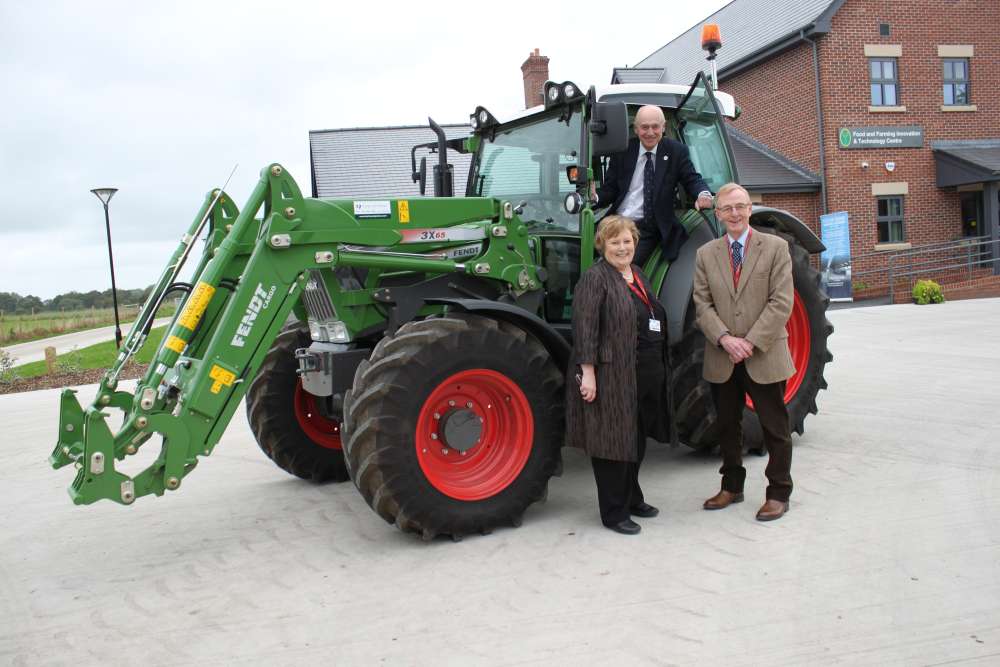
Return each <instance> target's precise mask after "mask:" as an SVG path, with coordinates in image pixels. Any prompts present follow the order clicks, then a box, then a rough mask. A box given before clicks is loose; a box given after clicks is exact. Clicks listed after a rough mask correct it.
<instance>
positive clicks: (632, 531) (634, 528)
mask: <svg viewBox="0 0 1000 667" xmlns="http://www.w3.org/2000/svg"><path fill="white" fill-rule="evenodd" d="M608 528H610V529H611V530H613V531H615V532H616V533H621V534H622V535H638V534H639V531H640V530H642V526H640V525H639V524H637V523H636V522H635V521H633V520H632V519H625V520H624V521H619V522H618V523H613V524H611V525H610V526H608Z"/></svg>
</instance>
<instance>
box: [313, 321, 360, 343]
mask: <svg viewBox="0 0 1000 667" xmlns="http://www.w3.org/2000/svg"><path fill="white" fill-rule="evenodd" d="M309 336H310V337H311V338H312V339H313V340H314V341H316V342H318V343H350V342H351V332H350V331H348V330H347V325H346V324H344V323H343V322H341V321H340V320H325V321H320V320H314V319H313V318H311V317H310V318H309Z"/></svg>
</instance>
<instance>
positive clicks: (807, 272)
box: [743, 227, 833, 454]
mask: <svg viewBox="0 0 1000 667" xmlns="http://www.w3.org/2000/svg"><path fill="white" fill-rule="evenodd" d="M754 229H755V231H760V232H765V233H768V234H775V233H776V234H777V235H778V236H779V237H781V238H782V239H784V240H785V241H786V242H787V243H788V251H789V253H791V256H792V281H793V282H794V284H795V294H796V296H797V297H798V301H799V303H800V304H801V309H802V310H801V312H796V310H793V312H792V321H794V320H795V319H796V317H797V315H798V316H801V318H802V319H801V320H800V324H801V325H803V328H804V327H806V326H807V327H808V337H809V354H808V358H806V359H805V362H806V365H805V370H804V371H802V374H801V384H800V385H799V388H798V389H797V390H796V391H795V393H794V394H793V395H792V396H790V397H788V398H787V406H788V421H789V424H790V426H791V429H792V431H793V432H795V433H797V434H798V435H802V434H803V433H805V420H806V417H807V416H809V415H810V414H813V415H814V414H816V412H817V411H818V407H817V406H816V397H817V395H818V394H819V392H820V390H822V389H826V386H827V384H826V378H824V376H823V371H824V369H825V367H826V364H827V363H828V362H830V361H833V354H831V353H830V350H829V349H828V347H827V339H828V338H829V336H830V334H832V333H833V325H832V324H831V323H830V320H828V319H826V309H827V307H828V306H829V305H830V297H828V296H827V295H826V292H824V291H823V287H822V286H821V281H820V274H819V271H817V270H816V269H814V268H813V266H812V264H811V263H810V261H809V251H807V250H806V249H805V248H803V247H802V246H801V245H799V243H798V241H796V240H795V237H794V236H792V235H790V234H785V233H783V232H775V231H774V230H773V229H771V228H768V227H755V228H754ZM797 308H798V306H796V309H797ZM794 326H795V325H794V324H790V327H794ZM803 330H804V329H803ZM794 338H795V334H794V332H790V333H789V347H790V348H791V350H792V356H793V357H795V356H796V354H797V349H796V348H797V346H796V344H795V341H794ZM796 368H797V369H798V368H799V364H798V363H796ZM798 376H799V373H798V372H797V373H796V377H798ZM794 380H795V378H793V379H792V380H789V383H791V382H793V381H794ZM743 446H744V447H746V448H748V449H750V450H751V451H757V452H758V453H761V454H762V453H764V451H765V450H764V434H763V431H762V430H761V427H760V420H759V419H758V418H757V414H756V413H755V412H754V411H753V410H750V409H745V410H744V411H743Z"/></svg>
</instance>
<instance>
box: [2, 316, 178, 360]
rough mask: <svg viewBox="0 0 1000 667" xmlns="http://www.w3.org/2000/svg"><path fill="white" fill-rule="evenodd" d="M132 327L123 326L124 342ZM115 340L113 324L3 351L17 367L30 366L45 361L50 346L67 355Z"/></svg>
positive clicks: (162, 321)
mask: <svg viewBox="0 0 1000 667" xmlns="http://www.w3.org/2000/svg"><path fill="white" fill-rule="evenodd" d="M169 322H170V318H169V317H161V318H158V319H156V320H153V326H154V327H159V326H163V325H164V324H167V323H169ZM131 327H132V323H131V322H128V323H127V324H122V325H121V329H122V339H123V340H124V338H125V337H126V336H128V332H129V329H131ZM114 339H115V326H114V325H113V324H112V325H111V326H109V327H99V328H97V329H87V330H86V331H77V332H75V333H68V334H63V335H61V336H52V337H51V338H43V339H41V340H33V341H31V342H29V343H19V344H17V345H8V346H7V347H5V348H3V349H5V350H7V353H8V354H10V356H12V357H14V359H15V363H16V365H17V366H20V365H22V364H29V363H31V362H33V361H41V360H43V359H45V348H47V347H49V346H51V347H54V348H56V354H65V353H66V352H71V351H72V350H73V349H74V348H83V347H89V346H91V345H96V344H97V343H103V342H105V341H109V340H114Z"/></svg>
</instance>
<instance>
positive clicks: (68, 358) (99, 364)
mask: <svg viewBox="0 0 1000 667" xmlns="http://www.w3.org/2000/svg"><path fill="white" fill-rule="evenodd" d="M166 330H167V328H166V327H157V328H155V329H152V330H151V331H150V332H149V338H147V339H146V342H145V344H144V345H143V346H142V348H141V349H140V350H139V351H138V352H137V353H136V355H135V357H133V359H134V360H135V361H137V362H139V363H141V364H148V363H149V362H150V361H152V359H153V355H154V354H156V349H157V348H158V347H159V345H160V341H161V340H162V339H163V335H164V334H165V333H166ZM117 356H118V350H117V348H115V342H114V341H113V340H109V341H106V342H104V343H98V344H97V345H91V346H90V347H84V348H80V349H78V350H72V351H70V352H66V353H64V354H60V355H57V356H56V371H57V372H62V373H69V372H78V371H85V370H92V369H95V368H97V369H101V368H110V367H111V365H112V364H114V363H115V358H116V357H117ZM10 373H11V375H12V376H13V377H15V378H32V377H38V376H40V375H46V374H47V373H48V368H47V367H46V366H45V362H44V361H34V362H31V363H30V364H24V365H23V366H17V367H15V368H13V369H12V370H11V371H10Z"/></svg>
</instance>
